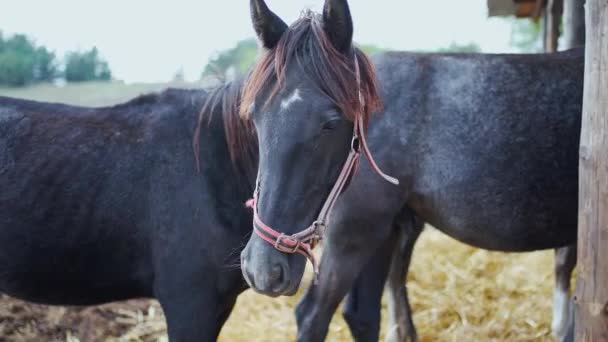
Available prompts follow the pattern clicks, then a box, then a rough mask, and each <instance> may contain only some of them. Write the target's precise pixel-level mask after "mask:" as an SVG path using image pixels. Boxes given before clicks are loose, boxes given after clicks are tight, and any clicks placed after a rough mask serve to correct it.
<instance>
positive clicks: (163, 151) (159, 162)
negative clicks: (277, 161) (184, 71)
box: [0, 81, 403, 341]
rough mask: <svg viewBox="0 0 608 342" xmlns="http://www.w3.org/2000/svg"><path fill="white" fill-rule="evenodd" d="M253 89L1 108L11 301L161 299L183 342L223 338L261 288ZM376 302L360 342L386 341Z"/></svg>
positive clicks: (358, 310) (357, 311)
mask: <svg viewBox="0 0 608 342" xmlns="http://www.w3.org/2000/svg"><path fill="white" fill-rule="evenodd" d="M241 85H242V83H241V81H236V82H234V83H228V84H226V85H224V86H222V87H219V88H217V89H215V90H214V91H212V92H211V93H208V92H206V91H204V90H184V89H169V90H166V91H164V92H162V93H159V94H149V95H144V96H141V97H139V98H136V99H134V100H132V101H129V102H127V103H124V104H120V105H117V106H113V107H107V108H84V107H75V106H67V105H61V104H52V103H42V102H34V101H26V100H18V99H12V98H6V97H0V189H2V191H0V293H6V294H9V295H11V296H15V297H18V298H21V299H25V300H28V301H32V302H38V303H43V304H54V305H94V304H101V303H106V302H111V301H117V300H123V299H129V298H138V297H146V298H157V299H159V301H160V303H161V305H162V307H163V310H164V312H165V315H166V318H167V325H168V330H169V338H170V340H171V341H212V340H215V338H216V337H217V335H218V333H219V331H220V329H221V327H222V325H223V323H224V321H225V320H226V319H227V318H228V315H229V314H230V312H231V310H232V307H233V305H234V303H235V301H236V298H237V295H238V294H239V293H241V292H242V291H243V290H245V289H246V288H247V284H246V283H245V281H244V280H243V278H242V273H241V271H240V269H239V255H240V252H241V249H242V248H243V247H244V245H245V242H246V239H247V238H248V236H249V235H250V233H251V220H252V214H251V210H249V209H247V208H246V207H245V205H244V203H245V202H246V200H247V199H248V198H249V197H250V195H251V192H252V190H253V186H252V184H253V181H254V179H255V174H256V168H257V139H256V136H255V134H254V132H253V130H252V127H250V125H249V124H248V123H247V122H244V121H242V120H240V118H239V116H238V104H239V102H240V93H241ZM201 108H202V109H201ZM193 147H194V151H193ZM388 252H389V253H390V252H391V251H388ZM396 265H397V267H399V268H400V266H398V265H399V262H397V264H396ZM376 267H378V268H383V267H387V266H385V265H376ZM365 279H366V281H368V282H369V284H370V285H369V287H370V288H378V287H379V288H382V286H383V284H384V279H380V278H379V277H376V276H375V275H374V274H371V275H369V276H367V277H365ZM378 282H380V283H378ZM366 284H367V283H366ZM402 287H403V283H395V287H394V289H393V288H389V291H388V292H389V293H390V294H393V293H399V291H400V289H401V288H402ZM368 294H369V292H366V290H365V289H364V288H362V287H359V288H356V289H355V291H353V294H352V295H351V296H349V302H348V304H347V305H346V306H345V309H344V315H345V316H346V317H348V318H349V319H350V320H349V322H351V323H353V324H352V325H351V326H352V327H353V328H354V329H353V335H354V336H355V338H356V339H357V340H362V339H364V338H363V336H367V335H369V334H370V333H371V334H375V336H377V335H378V330H379V310H380V308H379V306H376V307H370V305H369V304H368V303H373V302H375V300H373V298H375V297H379V295H375V296H369V295H368ZM372 305H373V304H372ZM396 314H399V313H396ZM393 319H394V320H399V318H398V317H394V318H393ZM370 328H371V330H370Z"/></svg>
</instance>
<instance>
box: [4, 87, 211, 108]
mask: <svg viewBox="0 0 608 342" xmlns="http://www.w3.org/2000/svg"><path fill="white" fill-rule="evenodd" d="M202 86H204V84H203V83H185V82H180V83H134V84H126V83H123V82H83V83H69V84H67V85H65V86H55V85H53V84H37V85H33V86H29V87H23V88H0V96H9V97H16V98H23V99H29V100H36V101H47V102H60V103H68V104H73V105H81V106H107V105H112V104H116V103H120V102H124V101H127V100H129V99H132V98H134V97H136V96H138V95H141V94H145V93H150V92H156V91H161V90H163V89H165V88H167V87H177V88H200V87H202Z"/></svg>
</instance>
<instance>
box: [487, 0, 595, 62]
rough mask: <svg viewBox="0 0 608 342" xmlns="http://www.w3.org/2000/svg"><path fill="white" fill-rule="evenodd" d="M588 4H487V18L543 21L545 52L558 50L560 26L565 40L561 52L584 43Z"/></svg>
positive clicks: (553, 0)
mask: <svg viewBox="0 0 608 342" xmlns="http://www.w3.org/2000/svg"><path fill="white" fill-rule="evenodd" d="M584 2H585V0H487V6H488V15H489V16H490V17H495V16H513V15H514V16H516V17H518V18H531V19H534V20H542V21H543V26H542V27H543V34H542V36H543V48H544V50H545V51H546V52H554V51H557V50H558V38H559V36H560V22H563V29H564V32H563V34H564V39H563V46H561V47H560V48H563V49H569V48H573V47H576V46H582V45H583V44H584V43H585V10H584Z"/></svg>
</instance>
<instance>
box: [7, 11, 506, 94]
mask: <svg viewBox="0 0 608 342" xmlns="http://www.w3.org/2000/svg"><path fill="white" fill-rule="evenodd" d="M267 3H268V5H269V6H270V7H271V8H272V9H273V11H275V12H276V13H277V14H279V15H280V16H281V17H282V18H283V20H285V21H286V22H288V23H290V22H291V21H293V20H295V19H296V18H297V17H298V15H299V14H300V12H301V10H302V9H303V8H312V9H315V10H319V9H320V8H321V6H322V3H323V1H322V0H267ZM349 3H350V5H351V11H352V15H353V18H354V22H355V40H356V41H357V42H358V43H373V44H377V45H379V46H382V47H385V48H389V49H395V50H408V49H409V50H414V49H435V48H439V47H446V46H448V45H449V44H450V43H451V42H457V43H462V44H465V43H469V42H476V43H477V44H479V46H481V48H482V50H483V51H484V52H509V51H512V49H511V48H510V47H509V38H510V24H509V23H508V22H507V21H506V20H502V19H495V18H493V19H488V18H487V8H486V0H458V1H456V0H350V2H349ZM0 30H2V31H3V32H4V34H5V35H6V34H11V33H25V34H28V35H29V36H31V37H33V38H34V39H35V40H36V41H37V42H38V43H40V44H44V45H46V46H48V47H50V48H51V49H53V50H55V51H56V52H57V53H58V56H59V57H62V56H63V54H64V53H65V51H67V50H73V49H78V48H82V49H85V48H90V47H91V46H93V45H96V46H97V47H98V48H99V50H100V52H101V53H102V55H103V56H104V57H105V58H106V59H107V60H108V62H109V64H110V68H111V69H112V71H113V74H114V77H115V78H118V79H123V80H125V81H128V82H164V81H168V80H170V79H171V78H172V77H173V75H174V74H175V72H176V71H177V70H178V69H179V68H180V67H183V69H184V72H185V75H186V79H188V80H196V79H198V78H199V76H200V73H201V71H202V70H203V67H204V66H205V64H206V62H207V60H208V59H209V57H210V56H212V55H213V53H214V52H215V51H217V50H221V49H225V48H229V47H232V46H234V44H235V43H236V42H237V41H238V40H240V39H244V38H247V37H251V36H253V34H254V33H253V29H252V28H251V24H250V19H249V1H248V0H171V1H169V0H164V1H160V0H104V1H99V0H97V1H91V0H0Z"/></svg>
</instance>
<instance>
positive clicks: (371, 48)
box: [359, 44, 386, 55]
mask: <svg viewBox="0 0 608 342" xmlns="http://www.w3.org/2000/svg"><path fill="white" fill-rule="evenodd" d="M359 49H361V50H362V51H363V52H365V53H366V54H368V55H375V54H377V53H380V52H383V51H386V50H385V49H384V48H381V47H379V46H377V45H374V44H360V45H359Z"/></svg>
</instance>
